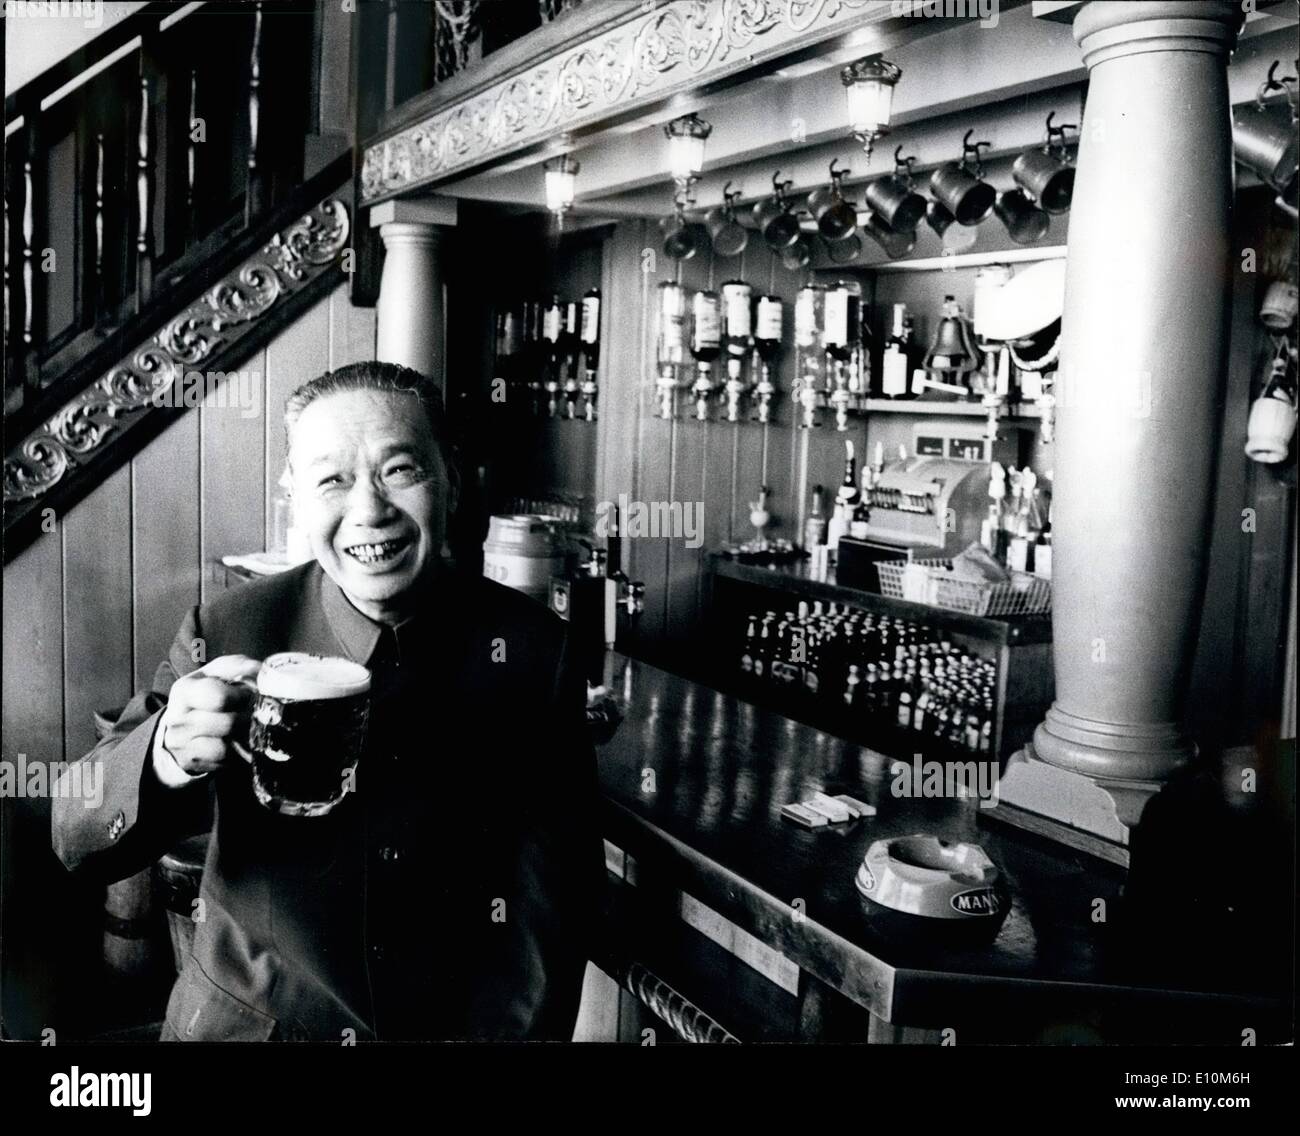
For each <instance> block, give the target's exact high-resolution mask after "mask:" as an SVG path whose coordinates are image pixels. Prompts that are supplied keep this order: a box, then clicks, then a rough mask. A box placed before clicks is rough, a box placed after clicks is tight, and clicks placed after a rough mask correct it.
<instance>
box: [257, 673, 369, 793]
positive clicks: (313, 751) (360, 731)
mask: <svg viewBox="0 0 1300 1136" xmlns="http://www.w3.org/2000/svg"><path fill="white" fill-rule="evenodd" d="M369 716H370V672H369V671H368V670H367V669H366V668H365V667H363V666H361V665H360V664H359V663H354V662H351V661H349V660H348V659H340V658H323V657H321V656H319V655H308V654H304V653H302V652H299V651H286V652H283V653H281V654H277V655H272V656H270V657H269V658H268V659H267V660H266V661H265V662H264V663H263V664H262V669H261V671H259V672H258V676H257V702H256V705H255V706H254V709H253V721H252V726H251V728H250V730H249V748H250V749H251V750H252V753H253V791H254V792H255V793H256V794H257V799H258V800H259V801H261V803H262V804H263V805H265V806H266V807H267V808H269V809H272V810H273V811H275V812H278V813H282V814H283V815H285V816H324V815H325V814H326V813H328V812H329V811H330V810H331V809H333V808H334V806H335V805H337V804H338V803H339V802H340V801H341V800H342V799H343V797H344V794H345V793H346V792H347V790H348V788H349V787H350V784H351V775H352V770H353V769H355V767H356V764H357V761H358V760H359V759H360V757H361V751H362V747H363V746H364V745H365V740H366V725H367V722H368V720H369Z"/></svg>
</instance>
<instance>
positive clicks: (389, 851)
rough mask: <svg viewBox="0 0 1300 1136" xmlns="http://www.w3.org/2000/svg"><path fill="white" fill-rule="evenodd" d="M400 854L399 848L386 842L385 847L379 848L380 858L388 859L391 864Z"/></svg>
mask: <svg viewBox="0 0 1300 1136" xmlns="http://www.w3.org/2000/svg"><path fill="white" fill-rule="evenodd" d="M398 855H399V853H398V851H397V849H396V848H394V847H393V846H392V845H391V844H386V845H384V847H383V848H381V849H380V850H379V858H380V859H381V860H385V861H387V862H388V863H390V864H391V863H392V862H393V861H394V860H396V859H397V857H398Z"/></svg>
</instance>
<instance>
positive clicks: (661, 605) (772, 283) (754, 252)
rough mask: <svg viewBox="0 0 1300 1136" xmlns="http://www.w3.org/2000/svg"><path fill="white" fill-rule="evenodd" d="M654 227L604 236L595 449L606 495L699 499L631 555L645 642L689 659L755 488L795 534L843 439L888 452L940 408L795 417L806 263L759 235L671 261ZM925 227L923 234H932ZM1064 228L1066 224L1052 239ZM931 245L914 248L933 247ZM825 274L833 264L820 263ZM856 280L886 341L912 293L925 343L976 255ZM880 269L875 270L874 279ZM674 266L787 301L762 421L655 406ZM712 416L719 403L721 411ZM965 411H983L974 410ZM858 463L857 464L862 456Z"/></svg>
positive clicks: (777, 527) (1028, 434)
mask: <svg viewBox="0 0 1300 1136" xmlns="http://www.w3.org/2000/svg"><path fill="white" fill-rule="evenodd" d="M657 238H658V231H657V229H655V227H654V226H653V225H651V224H648V223H642V222H634V221H633V222H623V223H621V224H619V225H618V226H617V228H616V229H615V231H614V233H613V234H612V235H611V237H610V238H609V240H608V242H607V244H606V249H605V256H606V271H605V277H606V279H607V280H608V281H609V282H610V284H609V289H608V299H607V305H606V307H607V311H606V316H605V320H606V323H605V328H606V331H605V336H606V338H605V343H606V347H605V350H604V375H603V378H602V384H603V389H602V394H601V407H602V416H601V421H600V423H599V426H600V432H599V441H598V456H597V467H596V468H597V479H596V484H597V489H596V497H597V499H598V500H602V499H603V500H611V501H612V500H617V498H618V496H619V494H620V493H626V494H627V495H628V498H629V499H630V500H634V501H641V502H645V503H650V502H656V501H666V502H681V503H683V505H685V504H686V503H689V502H696V503H700V504H701V505H702V509H703V523H702V526H701V529H702V534H703V544H702V545H701V546H700V547H699V548H689V547H687V545H686V542H685V541H684V540H681V539H667V538H662V537H661V538H643V539H640V540H633V541H630V542H629V554H628V556H627V557H626V558H627V559H629V560H630V563H631V566H632V567H631V568H630V569H629V570H630V571H631V572H632V573H633V574H634V575H635V576H636V578H638V579H642V580H644V581H645V583H646V611H645V614H644V616H643V617H642V620H641V624H640V629H639V635H638V649H639V650H640V651H642V652H644V653H645V654H647V655H648V656H651V657H663V658H666V659H667V658H676V659H681V658H682V657H683V652H686V653H687V654H688V655H689V651H690V645H691V643H692V642H693V641H695V640H696V638H697V637H698V636H699V635H700V634H701V632H702V629H703V615H704V605H705V604H706V602H707V598H706V596H705V594H704V590H705V585H706V573H705V571H704V569H705V564H706V557H707V554H708V553H709V552H710V551H714V550H716V549H717V548H719V547H720V546H721V545H722V544H724V543H739V542H742V541H745V540H748V539H750V538H752V537H753V536H754V535H755V531H754V529H753V527H752V526H751V524H750V522H749V513H750V502H752V501H755V500H756V499H757V497H758V490H759V487H760V486H761V485H766V486H768V488H769V489H770V491H771V492H770V496H769V500H768V509H769V511H770V512H771V514H772V520H771V522H770V524H769V525H768V528H767V535H768V536H769V537H785V538H788V539H791V540H796V541H797V540H798V539H799V522H800V518H801V517H802V516H803V511H804V510H806V508H807V507H808V505H809V503H810V500H811V494H812V487H813V486H814V485H816V484H821V485H824V486H826V487H827V488H828V489H829V490H831V491H832V492H833V490H834V487H835V486H837V485H839V483H840V481H841V480H842V478H843V475H844V454H845V450H844V441H845V439H850V440H852V441H853V443H854V446H855V448H856V449H857V452H858V455H859V457H861V455H862V454H863V453H864V452H868V453H869V452H870V451H871V449H872V448H873V447H874V446H875V443H876V442H877V441H880V442H882V443H884V446H885V451H886V454H887V456H888V457H893V456H895V454H896V450H897V446H898V445H899V444H900V443H902V444H904V445H906V446H907V447H908V450H909V451H910V450H911V449H912V428H913V427H914V426H915V425H916V424H917V423H918V422H933V421H934V416H931V415H926V416H924V417H922V416H920V415H916V414H906V413H878V414H870V415H851V416H850V420H849V429H848V430H847V431H846V432H844V433H840V432H838V431H837V430H836V429H835V427H834V417H833V414H831V412H829V411H821V412H819V416H818V417H819V420H820V422H821V425H820V426H819V427H818V428H817V429H814V430H811V431H808V430H803V429H801V428H799V427H798V426H797V425H794V424H793V422H794V420H795V419H796V418H797V416H798V412H797V410H796V409H795V408H794V407H793V406H792V403H791V400H790V390H791V388H792V385H793V382H794V378H795V374H796V367H797V360H796V356H795V352H794V350H793V348H792V346H790V344H792V342H793V334H794V301H795V295H796V293H797V292H798V290H799V288H800V287H801V286H802V284H803V282H804V279H805V278H806V276H807V273H806V272H805V271H791V270H788V269H786V268H785V267H784V266H782V265H781V263H780V261H779V260H778V259H777V258H776V257H774V256H773V255H772V254H771V253H770V252H769V251H768V249H767V248H766V246H765V245H763V243H762V242H761V241H760V240H759V239H758V238H757V237H755V238H753V239H751V241H750V243H749V246H748V247H747V248H746V249H745V251H744V252H743V253H742V254H741V255H740V256H737V257H732V258H715V257H712V256H709V255H704V254H701V255H700V256H697V257H696V258H694V259H692V260H688V261H683V262H676V263H675V262H673V261H671V260H669V259H668V258H666V257H664V256H663V255H662V253H661V252H660V251H659V246H658V239H657ZM926 239H928V238H926ZM981 240H982V241H983V242H985V243H983V244H981V246H980V247H981V248H985V247H987V248H989V249H1000V248H1001V247H1003V246H999V245H998V244H997V243H996V238H995V237H993V236H990V237H987V238H986V237H982V238H981ZM1064 240H1065V226H1064V225H1063V224H1058V225H1057V226H1056V227H1055V228H1054V231H1053V232H1052V234H1051V237H1050V239H1049V240H1046V241H1044V242H1043V243H1044V246H1047V245H1050V244H1053V243H1056V242H1058V241H1059V242H1061V243H1063V242H1064ZM931 243H933V244H934V245H935V247H934V248H922V249H920V250H919V252H918V255H935V254H937V253H938V246H937V243H935V242H933V241H931ZM813 267H814V268H815V269H816V275H817V278H818V279H820V280H823V281H824V280H825V278H826V274H827V272H829V270H830V268H831V266H829V265H821V266H819V265H814V266H813ZM842 271H843V274H844V275H845V276H850V277H852V278H854V279H857V280H859V282H860V283H861V284H862V287H863V293H864V298H865V299H866V300H868V301H872V300H873V299H874V302H873V303H871V310H870V317H869V318H870V319H871V323H872V331H873V334H874V335H875V336H876V341H877V344H879V343H880V342H882V341H883V338H884V337H885V336H886V334H887V331H888V329H887V327H886V321H887V319H888V316H889V312H890V310H891V305H892V304H893V303H895V302H903V303H906V304H908V310H909V312H911V313H912V314H913V316H914V317H915V319H916V333H917V335H916V341H917V343H918V345H919V349H920V350H924V349H925V348H927V347H928V346H929V343H930V339H931V337H932V336H933V333H934V328H935V326H936V320H937V318H938V313H939V310H940V306H941V303H942V300H943V297H944V295H946V294H949V293H951V294H952V295H954V296H955V297H956V298H957V299H958V300H960V301H961V302H962V304H963V305H964V308H965V310H966V311H967V312H968V313H969V312H970V311H971V305H972V301H973V297H974V286H975V276H976V272H977V270H976V269H975V268H961V269H949V270H944V271H940V270H934V271H926V272H915V273H879V274H872V273H870V272H867V271H865V270H863V269H861V268H858V267H856V266H849V267H848V268H846V269H844V270H842ZM873 277H874V279H873ZM673 279H677V280H679V281H680V282H681V283H682V284H683V285H685V286H686V287H687V289H688V290H690V291H694V290H697V289H700V288H706V287H712V288H718V287H720V286H721V285H722V284H723V283H724V282H725V281H728V280H732V279H741V280H745V281H746V282H748V283H749V284H750V285H751V286H752V287H753V288H754V291H755V295H758V294H760V293H763V292H771V293H774V294H776V295H778V296H780V297H781V299H782V300H783V301H784V304H785V340H786V343H787V347H786V350H785V351H784V352H783V353H782V355H781V356H780V358H779V359H778V360H777V362H776V365H775V366H774V368H773V381H774V383H775V384H776V386H777V388H778V394H777V396H776V399H775V403H774V413H773V416H772V417H773V421H772V423H770V424H768V425H767V426H763V425H759V424H758V423H755V422H750V421H748V417H749V411H748V408H746V410H745V417H746V421H743V422H739V423H728V422H704V423H701V422H698V421H696V420H695V418H694V404H693V399H692V398H691V396H690V394H689V392H688V391H686V390H681V391H679V392H678V414H677V419H676V420H675V421H672V422H668V421H664V420H663V419H661V418H659V417H658V398H657V392H656V389H655V380H656V377H657V374H658V366H657V361H656V353H657V341H656V334H657V333H656V315H657V300H658V296H657V289H658V286H659V284H660V283H661V282H663V281H666V280H673ZM693 377H694V376H693V367H683V368H681V373H680V375H679V381H680V382H683V383H685V384H686V385H689V384H690V382H691V381H692V380H693ZM720 377H721V378H725V372H724V369H723V364H721V363H719V364H717V365H715V369H714V379H715V381H719V378H720ZM715 416H716V412H715ZM962 421H964V422H968V423H970V422H976V423H978V422H979V421H980V420H979V419H972V418H965V419H963V420H962ZM1016 425H1017V426H1019V427H1020V428H1021V429H1023V431H1024V433H1025V448H1024V451H1023V459H1022V460H1023V462H1024V463H1025V464H1032V465H1033V466H1034V467H1035V469H1036V470H1037V472H1038V473H1039V474H1040V476H1041V475H1042V474H1044V473H1045V472H1046V471H1047V470H1049V469H1050V468H1051V449H1050V446H1042V445H1040V444H1039V441H1038V439H1039V423H1038V422H1037V421H1033V420H1024V421H1021V422H1017V423H1016ZM860 468H861V467H860V466H859V469H860Z"/></svg>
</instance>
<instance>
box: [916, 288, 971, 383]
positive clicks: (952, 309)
mask: <svg viewBox="0 0 1300 1136" xmlns="http://www.w3.org/2000/svg"><path fill="white" fill-rule="evenodd" d="M979 365H980V360H979V355H977V354H976V352H975V345H974V343H973V342H972V340H971V333H970V327H969V325H968V323H967V321H966V317H965V316H964V315H962V312H961V307H960V306H959V305H958V303H957V301H956V300H954V299H953V298H952V297H951V296H945V297H944V298H943V318H942V319H940V320H939V326H938V328H937V329H936V330H935V333H934V343H933V344H932V345H931V347H930V350H929V353H928V354H927V355H926V357H925V369H926V370H927V371H935V372H940V373H946V374H957V375H966V374H969V373H970V372H971V371H974V370H977V369H978V368H979Z"/></svg>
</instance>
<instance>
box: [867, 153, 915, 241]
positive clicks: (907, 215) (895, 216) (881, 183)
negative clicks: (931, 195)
mask: <svg viewBox="0 0 1300 1136" xmlns="http://www.w3.org/2000/svg"><path fill="white" fill-rule="evenodd" d="M902 154H903V147H902V146H899V147H898V148H897V149H896V150H895V151H894V172H893V173H892V174H890V175H889V176H888V177H883V178H877V179H876V180H875V181H872V182H868V183H867V189H866V194H865V197H866V201H867V204H868V205H869V206H870V207H871V212H872V213H874V214H875V215H876V216H877V217H879V218H880V220H881V221H883V222H884V223H885V225H887V226H888V227H889V228H890V229H893V230H894V232H896V233H910V232H914V231H915V229H916V226H917V225H919V224H920V223H921V218H923V217H924V216H925V198H924V197H922V196H921V195H920V194H919V193H917V192H916V191H915V190H913V189H912V163H913V162H915V161H916V156H915V155H912V156H911V157H908V158H904V157H903V156H902Z"/></svg>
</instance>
